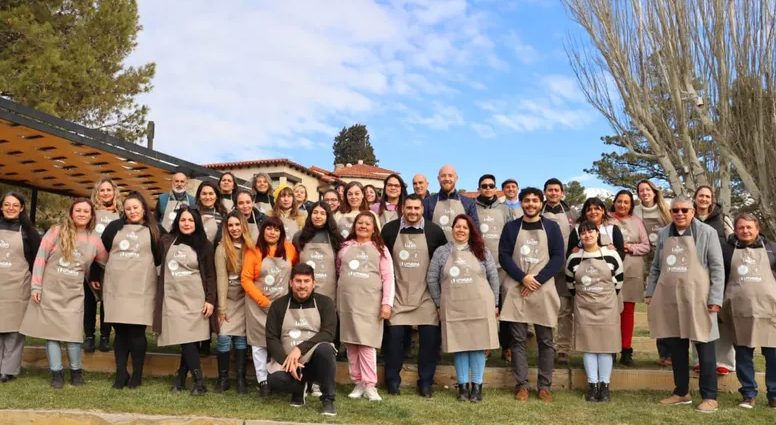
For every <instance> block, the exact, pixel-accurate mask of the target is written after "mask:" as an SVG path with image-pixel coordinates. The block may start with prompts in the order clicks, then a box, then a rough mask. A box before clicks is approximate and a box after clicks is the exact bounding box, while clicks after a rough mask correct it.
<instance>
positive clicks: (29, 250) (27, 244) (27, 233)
mask: <svg viewBox="0 0 776 425" xmlns="http://www.w3.org/2000/svg"><path fill="white" fill-rule="evenodd" d="M0 230H10V231H12V232H18V231H19V230H21V232H22V246H23V249H24V259H25V260H27V265H28V266H29V269H30V271H32V264H33V263H34V262H35V256H36V255H38V248H40V235H39V234H38V232H37V231H32V230H34V229H24V228H22V223H21V222H20V221H19V220H6V219H5V217H3V215H2V214H0Z"/></svg>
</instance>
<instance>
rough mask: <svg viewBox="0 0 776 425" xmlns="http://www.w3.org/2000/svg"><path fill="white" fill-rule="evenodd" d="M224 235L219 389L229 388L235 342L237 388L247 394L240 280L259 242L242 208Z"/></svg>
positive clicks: (219, 260) (219, 263) (219, 271)
mask: <svg viewBox="0 0 776 425" xmlns="http://www.w3.org/2000/svg"><path fill="white" fill-rule="evenodd" d="M223 235H224V236H223V238H222V239H221V243H220V244H219V245H218V248H216V254H215V263H216V283H217V286H218V324H219V334H218V383H217V384H216V392H217V393H222V392H224V391H226V390H228V389H229V357H230V353H231V351H232V344H234V353H235V369H236V372H237V392H238V393H240V394H245V393H247V392H248V385H247V383H246V382H245V363H246V360H247V352H248V342H247V339H246V336H245V290H244V289H243V288H242V285H241V282H240V275H241V273H242V264H243V259H244V258H245V255H246V253H247V252H248V251H252V250H255V249H256V245H255V243H254V242H253V238H252V237H251V234H250V230H249V229H248V221H247V220H246V219H245V215H244V214H243V213H241V212H240V211H238V210H234V211H232V212H230V213H229V214H228V215H227V216H226V220H224V228H223Z"/></svg>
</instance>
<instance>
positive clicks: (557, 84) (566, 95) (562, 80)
mask: <svg viewBox="0 0 776 425" xmlns="http://www.w3.org/2000/svg"><path fill="white" fill-rule="evenodd" d="M540 83H541V84H542V85H543V86H544V87H546V88H547V90H548V91H549V93H550V94H552V95H553V96H556V97H557V99H560V100H570V101H573V102H579V103H583V102H585V95H584V94H583V93H582V91H581V90H580V89H579V85H578V84H577V80H576V79H575V78H573V77H568V76H565V75H558V74H551V75H545V76H543V77H541V79H540Z"/></svg>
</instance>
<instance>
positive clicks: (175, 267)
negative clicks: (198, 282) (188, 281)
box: [167, 250, 194, 277]
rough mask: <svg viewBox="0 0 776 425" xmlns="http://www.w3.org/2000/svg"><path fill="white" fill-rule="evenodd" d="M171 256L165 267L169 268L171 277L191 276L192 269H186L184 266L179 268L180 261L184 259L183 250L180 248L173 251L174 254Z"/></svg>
mask: <svg viewBox="0 0 776 425" xmlns="http://www.w3.org/2000/svg"><path fill="white" fill-rule="evenodd" d="M172 258H173V259H172V260H170V261H168V262H167V268H168V269H170V272H171V274H172V276H173V277H180V276H191V275H192V274H194V272H193V271H191V270H187V269H186V268H183V270H181V262H185V261H186V253H185V252H183V251H181V250H177V251H175V254H173V256H172Z"/></svg>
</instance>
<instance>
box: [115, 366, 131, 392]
mask: <svg viewBox="0 0 776 425" xmlns="http://www.w3.org/2000/svg"><path fill="white" fill-rule="evenodd" d="M128 384H129V373H128V372H127V369H125V368H123V367H117V369H116V380H115V381H113V388H114V389H117V390H123V389H124V387H125V386H126V385H128Z"/></svg>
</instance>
